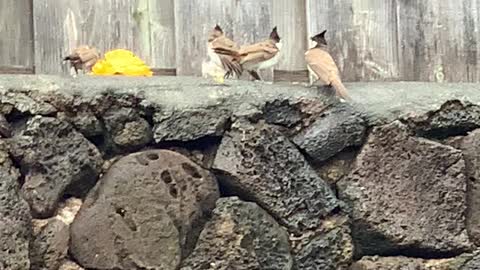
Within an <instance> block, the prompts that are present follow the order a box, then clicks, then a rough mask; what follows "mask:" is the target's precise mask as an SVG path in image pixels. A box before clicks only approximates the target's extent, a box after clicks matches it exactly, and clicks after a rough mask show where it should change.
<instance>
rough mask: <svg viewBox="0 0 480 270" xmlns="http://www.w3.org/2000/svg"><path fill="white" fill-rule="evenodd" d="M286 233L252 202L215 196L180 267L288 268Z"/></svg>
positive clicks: (195, 269) (219, 269) (189, 269)
mask: <svg viewBox="0 0 480 270" xmlns="http://www.w3.org/2000/svg"><path fill="white" fill-rule="evenodd" d="M292 264H293V259H292V256H291V254H290V247H289V243H288V233H287V231H286V230H285V229H283V228H282V227H281V226H279V225H278V224H277V222H276V221H275V220H274V219H273V218H272V217H271V216H269V215H268V214H267V212H265V211H264V210H263V209H261V208H260V207H258V206H257V205H256V204H255V203H250V202H242V201H240V200H239V199H238V198H236V197H231V198H222V199H220V200H218V202H217V207H216V208H215V210H214V211H213V217H212V219H211V220H210V221H209V222H208V223H207V224H206V225H205V229H204V230H203V231H202V233H201V235H200V238H199V240H198V243H197V246H196V248H195V250H194V251H193V253H192V254H191V256H190V257H188V258H187V259H186V260H185V261H184V262H183V264H182V265H183V267H182V268H181V269H182V270H203V269H217V270H231V269H235V270H255V269H258V270H260V269H270V270H276V269H278V270H280V269H281V270H289V269H291V268H292Z"/></svg>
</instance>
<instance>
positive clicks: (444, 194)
mask: <svg viewBox="0 0 480 270" xmlns="http://www.w3.org/2000/svg"><path fill="white" fill-rule="evenodd" d="M466 185H467V179H466V176H465V162H464V160H463V156H462V153H461V152H460V151H459V150H457V149H454V148H453V147H450V146H446V145H443V144H440V143H437V142H433V141H429V140H426V139H422V138H417V137H413V136H411V134H410V132H409V129H408V128H407V126H405V125H403V124H401V123H400V122H398V121H396V122H393V123H391V124H388V125H385V126H380V127H375V128H374V129H373V131H372V133H371V134H370V136H369V138H368V141H367V143H366V144H365V145H364V146H363V149H362V151H361V153H360V154H359V155H358V157H357V159H356V161H355V165H354V169H353V171H352V172H351V173H350V174H349V176H348V177H346V178H344V179H342V180H341V181H339V182H338V188H339V194H340V198H341V199H343V200H345V201H346V202H347V204H349V206H350V207H351V213H350V215H351V217H352V224H353V229H352V230H353V231H352V233H353V237H354V240H355V242H356V251H357V255H358V256H361V255H375V254H378V255H390V254H393V253H397V254H398V253H399V252H406V253H412V254H423V255H422V256H438V255H441V254H455V253H456V254H459V253H461V252H463V251H465V250H469V249H470V248H471V247H472V245H471V243H470V241H469V239H468V236H467V232H466V226H465V212H466V206H467V204H466Z"/></svg>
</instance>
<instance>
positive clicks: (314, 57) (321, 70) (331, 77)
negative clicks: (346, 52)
mask: <svg viewBox="0 0 480 270" xmlns="http://www.w3.org/2000/svg"><path fill="white" fill-rule="evenodd" d="M326 32H327V30H325V31H323V32H322V33H320V34H318V35H316V36H314V37H312V38H311V40H312V41H315V42H317V45H316V46H315V47H313V48H311V49H309V50H308V51H307V52H306V53H305V61H306V62H307V66H308V69H309V70H310V72H311V73H312V74H313V75H314V76H315V77H316V81H321V82H322V83H324V84H326V85H329V86H332V87H333V88H334V89H335V92H336V95H337V96H339V97H341V98H343V99H345V100H350V99H351V98H350V96H349V95H348V92H347V89H346V88H345V86H344V85H343V83H342V80H341V79H340V72H339V71H338V67H337V65H336V64H335V61H334V60H333V58H332V56H331V55H330V53H328V51H327V50H326V46H327V41H326V40H325V33H326ZM316 81H315V82H316ZM315 82H314V83H315Z"/></svg>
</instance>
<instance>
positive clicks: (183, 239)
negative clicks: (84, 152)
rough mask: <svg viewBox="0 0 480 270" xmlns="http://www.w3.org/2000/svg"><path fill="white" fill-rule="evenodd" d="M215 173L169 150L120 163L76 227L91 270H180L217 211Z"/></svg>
mask: <svg viewBox="0 0 480 270" xmlns="http://www.w3.org/2000/svg"><path fill="white" fill-rule="evenodd" d="M218 196H219V194H218V187H217V183H216V181H215V179H214V178H213V177H212V176H211V175H210V174H209V172H207V171H205V170H203V169H201V168H200V167H199V166H197V165H196V164H194V163H193V162H192V161H190V160H189V159H187V158H186V157H184V156H182V155H180V154H177V153H175V152H171V151H166V150H152V151H146V152H141V153H136V154H131V155H129V156H127V157H124V158H122V159H120V160H118V161H117V162H116V163H114V164H113V165H112V167H111V168H110V169H109V171H108V172H107V173H106V174H105V175H104V177H103V178H102V179H101V180H100V181H99V183H98V184H97V186H95V188H94V190H92V191H91V192H90V194H89V195H88V197H87V199H86V200H85V203H84V204H83V205H82V208H81V210H80V212H79V213H78V215H77V217H76V218H75V220H74V222H73V224H72V229H71V238H72V241H71V253H72V254H73V256H74V257H75V258H76V260H77V261H78V262H79V263H80V264H81V265H82V266H83V267H85V268H95V269H152V270H155V269H162V270H163V269H166V270H168V269H176V267H177V266H178V264H179V263H180V259H181V257H182V255H184V256H186V255H188V252H189V251H190V250H191V249H193V244H194V243H195V241H196V238H197V237H198V234H199V233H200V230H201V228H202V227H203V226H202V225H203V224H204V222H205V218H206V215H208V214H209V212H210V211H211V210H212V209H213V208H214V207H215V201H216V199H217V198H218Z"/></svg>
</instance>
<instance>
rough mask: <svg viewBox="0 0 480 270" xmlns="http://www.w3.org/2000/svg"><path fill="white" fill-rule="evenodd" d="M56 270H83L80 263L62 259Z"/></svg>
mask: <svg viewBox="0 0 480 270" xmlns="http://www.w3.org/2000/svg"><path fill="white" fill-rule="evenodd" d="M58 270H84V269H83V268H82V267H81V266H80V265H78V264H76V263H74V262H72V261H64V262H63V263H62V265H61V266H60V268H58Z"/></svg>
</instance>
